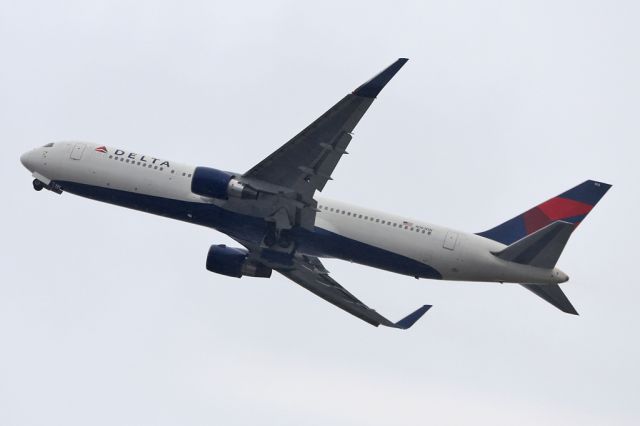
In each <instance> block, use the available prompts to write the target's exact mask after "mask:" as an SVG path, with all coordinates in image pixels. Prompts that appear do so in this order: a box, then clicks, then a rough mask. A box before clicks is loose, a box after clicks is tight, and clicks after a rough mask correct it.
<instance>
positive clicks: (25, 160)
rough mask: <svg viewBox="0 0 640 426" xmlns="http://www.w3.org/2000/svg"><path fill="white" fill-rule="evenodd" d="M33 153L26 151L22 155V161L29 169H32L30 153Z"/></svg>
mask: <svg viewBox="0 0 640 426" xmlns="http://www.w3.org/2000/svg"><path fill="white" fill-rule="evenodd" d="M30 153H31V151H29V152H25V153H24V154H22V155H21V156H20V162H21V163H22V165H23V166H24V167H25V168H26V169H27V170H29V171H31V161H30V159H29V157H31V156H30V155H29V154H30Z"/></svg>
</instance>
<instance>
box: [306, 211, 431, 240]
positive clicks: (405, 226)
mask: <svg viewBox="0 0 640 426" xmlns="http://www.w3.org/2000/svg"><path fill="white" fill-rule="evenodd" d="M318 208H319V209H320V210H324V211H327V212H332V213H335V214H343V215H346V216H351V217H353V218H355V219H362V220H367V221H369V222H374V223H379V224H381V225H387V226H391V227H393V228H398V229H406V230H408V231H415V232H418V233H423V234H428V235H431V232H432V229H431V228H426V227H422V226H420V227H417V226H413V224H412V223H410V222H403V223H398V222H392V221H390V220H386V219H380V218H377V217H373V216H366V215H361V214H358V213H352V212H350V211H347V210H340V209H336V208H333V207H329V206H322V205H318Z"/></svg>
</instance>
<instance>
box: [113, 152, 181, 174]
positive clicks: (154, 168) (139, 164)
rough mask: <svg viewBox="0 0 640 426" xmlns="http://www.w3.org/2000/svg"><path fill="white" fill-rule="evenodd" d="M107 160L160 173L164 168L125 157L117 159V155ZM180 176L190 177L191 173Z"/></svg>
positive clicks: (172, 171)
mask: <svg viewBox="0 0 640 426" xmlns="http://www.w3.org/2000/svg"><path fill="white" fill-rule="evenodd" d="M109 158H112V159H114V160H116V161H118V160H120V161H122V162H123V163H129V164H131V165H134V166H135V165H137V166H142V167H147V168H149V169H153V170H159V171H161V172H162V171H164V169H165V167H160V166H155V165H153V164H147V163H145V162H144V161H136V160H132V159H129V158H125V157H118V156H117V155H116V156H114V155H109ZM167 170H169V169H167ZM175 172H176V171H175V170H174V169H171V173H172V174H174V173H175ZM182 176H185V177H191V173H189V174H187V173H185V172H183V173H182Z"/></svg>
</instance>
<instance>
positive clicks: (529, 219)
mask: <svg viewBox="0 0 640 426" xmlns="http://www.w3.org/2000/svg"><path fill="white" fill-rule="evenodd" d="M609 188H611V185H609V184H607V183H602V182H596V181H593V180H588V181H585V182H583V183H581V184H580V185H578V186H576V187H574V188H571V189H570V190H568V191H566V192H564V193H562V194H560V195H558V196H557V197H554V198H551V199H550V200H547V201H545V202H544V203H542V204H539V205H537V206H536V207H534V208H532V209H530V210H527V211H526V212H524V213H522V214H521V215H519V216H516V217H514V218H513V219H510V220H508V221H506V222H505V223H503V224H501V225H498V226H496V227H495V228H492V229H489V230H488V231H484V232H480V233H478V235H480V236H483V237H485V238H489V239H491V240H494V241H498V242H500V243H502V244H506V245H510V244H512V243H513V242H515V241H518V240H520V239H522V238H524V237H526V236H528V235H531V234H533V233H534V232H536V231H538V230H539V229H542V228H544V227H545V226H548V225H550V224H552V223H553V222H556V221H563V222H568V223H571V224H573V225H575V226H577V225H578V224H580V222H582V220H583V219H584V218H585V217H586V216H587V214H589V212H590V211H591V209H592V208H593V207H594V206H595V205H596V204H597V203H598V201H600V199H601V198H602V197H603V196H604V194H606V193H607V191H608V190H609Z"/></svg>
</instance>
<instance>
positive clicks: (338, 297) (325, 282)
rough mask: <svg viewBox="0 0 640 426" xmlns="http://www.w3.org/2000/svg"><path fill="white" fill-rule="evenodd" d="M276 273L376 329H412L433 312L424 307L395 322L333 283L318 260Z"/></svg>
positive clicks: (303, 260) (296, 263)
mask: <svg viewBox="0 0 640 426" xmlns="http://www.w3.org/2000/svg"><path fill="white" fill-rule="evenodd" d="M276 270H277V271H278V272H279V273H281V274H282V275H284V276H285V277H287V278H289V279H290V280H292V281H293V282H295V283H297V284H298V285H300V286H301V287H304V288H306V289H307V290H309V291H310V292H312V293H314V294H315V295H317V296H320V297H321V298H323V299H324V300H326V301H327V302H329V303H332V304H333V305H335V306H337V307H338V308H340V309H342V310H344V311H346V312H348V313H350V314H351V315H354V316H356V317H358V318H360V319H361V320H363V321H366V322H368V323H369V324H371V325H374V326H376V327H377V326H379V325H384V326H387V327H393V328H400V329H408V328H409V327H411V326H412V325H413V324H414V323H415V322H416V321H417V320H419V319H420V317H422V315H424V314H425V313H426V312H427V311H428V310H429V308H431V305H423V306H421V307H420V308H418V309H417V310H416V311H414V312H412V313H411V314H409V315H407V316H406V317H405V318H403V319H401V320H400V321H398V322H392V321H390V320H388V319H387V318H385V317H383V316H382V315H380V314H379V313H377V312H376V311H375V310H373V309H371V308H369V307H368V306H367V305H365V304H364V303H362V302H361V301H360V300H359V299H358V298H356V297H355V296H354V295H353V294H351V293H349V292H348V291H347V290H346V289H345V288H344V287H342V286H341V285H340V284H338V283H337V282H336V281H335V280H334V279H332V278H331V277H330V276H329V272H328V271H327V270H326V269H325V268H324V266H323V265H322V263H321V262H320V260H319V259H318V258H316V257H310V256H298V257H296V260H295V261H294V263H293V267H292V268H276Z"/></svg>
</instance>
